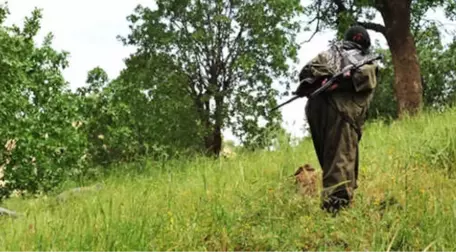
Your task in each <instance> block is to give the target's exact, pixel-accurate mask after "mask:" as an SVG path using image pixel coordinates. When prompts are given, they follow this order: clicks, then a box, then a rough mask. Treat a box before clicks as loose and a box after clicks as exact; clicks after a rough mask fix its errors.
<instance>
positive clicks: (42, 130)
mask: <svg viewBox="0 0 456 252" xmlns="http://www.w3.org/2000/svg"><path fill="white" fill-rule="evenodd" d="M7 14H8V10H7V8H0V21H3V20H4V18H5V17H6V15H7ZM40 18H41V11H40V10H38V9H35V10H34V11H33V12H32V15H31V17H27V18H26V19H25V22H24V28H23V29H20V28H18V27H17V26H15V25H13V26H12V27H6V26H4V25H3V24H2V25H1V26H0V71H1V73H2V78H1V79H0V108H1V119H2V124H0V144H1V145H2V146H3V145H4V144H7V146H5V149H3V150H2V151H1V152H0V165H1V166H2V167H1V170H3V171H2V173H3V174H2V176H1V177H0V181H1V182H2V185H0V200H1V199H3V198H5V197H8V196H9V195H10V194H11V192H13V191H14V190H17V191H19V192H28V193H31V194H33V193H37V192H46V191H49V190H52V189H53V188H54V187H55V186H56V185H58V184H59V183H60V182H62V181H63V180H64V179H66V178H68V176H73V175H79V174H81V172H83V171H84V169H85V168H86V166H85V159H84V154H85V150H86V149H85V147H86V142H85V139H84V137H83V136H84V135H83V132H81V131H80V128H79V127H78V126H77V125H76V123H75V122H77V121H78V120H80V116H79V113H78V110H77V106H74V104H77V103H78V99H77V97H76V96H75V95H74V94H72V93H71V92H70V90H69V89H68V86H67V82H66V81H65V80H64V78H63V76H62V73H61V71H62V69H64V68H65V67H66V66H67V65H68V62H67V59H66V57H67V53H66V52H58V51H56V50H54V49H53V48H52V43H51V42H52V34H48V36H46V37H45V39H44V41H43V43H42V45H41V46H39V47H38V46H35V41H34V38H35V36H36V34H37V33H38V31H39V28H40V22H39V21H40Z"/></svg>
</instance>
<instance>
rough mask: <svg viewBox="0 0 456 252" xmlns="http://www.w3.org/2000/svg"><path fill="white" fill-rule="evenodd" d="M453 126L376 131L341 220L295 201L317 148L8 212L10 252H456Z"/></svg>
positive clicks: (244, 157)
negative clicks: (298, 180)
mask: <svg viewBox="0 0 456 252" xmlns="http://www.w3.org/2000/svg"><path fill="white" fill-rule="evenodd" d="M454 121H456V111H455V110H451V111H448V112H446V113H444V114H439V115H437V114H427V113H426V114H423V115H422V116H420V117H419V118H415V119H413V120H408V119H405V120H403V121H401V122H395V123H393V124H391V125H384V124H382V123H380V122H378V123H370V124H368V125H366V128H365V130H364V136H363V139H362V142H361V152H360V154H361V170H360V178H359V179H360V181H359V186H360V187H359V189H358V190H357V191H356V196H355V204H354V206H353V207H352V208H351V209H348V210H346V211H343V212H341V214H340V215H338V216H337V217H332V216H331V215H328V214H326V213H324V212H322V211H321V210H320V208H319V203H320V202H319V199H318V198H303V197H300V196H298V195H297V194H296V193H295V187H294V180H293V178H292V177H290V176H291V175H292V174H293V172H294V171H295V170H296V169H297V167H298V166H299V165H301V164H303V163H311V164H313V165H314V166H316V167H319V166H318V163H317V161H316V157H315V153H314V150H313V147H312V142H310V141H309V140H306V141H304V142H303V143H302V144H300V145H299V146H298V147H293V148H292V147H290V146H286V145H284V146H279V149H278V150H277V151H274V152H269V151H259V152H255V153H250V154H240V155H238V156H237V157H235V158H233V159H229V160H224V159H222V160H216V161H215V160H209V159H205V158H198V159H195V160H187V161H185V160H180V161H179V160H175V161H172V162H168V163H166V164H159V163H153V162H149V163H143V164H131V165H129V166H125V167H121V169H119V171H118V172H116V173H114V174H113V175H110V176H109V177H107V178H104V179H102V180H101V181H100V182H101V183H103V185H104V187H103V189H102V190H101V191H94V192H85V193H80V194H75V195H73V196H71V195H70V196H69V197H68V198H67V199H66V200H65V201H58V200H57V199H56V198H55V197H51V196H47V197H46V196H43V197H41V198H38V199H29V200H21V199H11V200H8V201H6V202H5V204H4V207H6V208H9V209H13V210H16V211H19V212H22V213H25V216H24V217H19V218H17V219H10V218H5V217H1V219H0V226H1V229H0V250H66V251H68V250H103V251H106V250H186V251H188V250H243V251H247V250H332V251H334V250H382V251H383V250H408V251H410V250H456V239H455V234H456V201H455V199H456V182H455V180H454V178H453V173H454V172H455V161H456V152H455V151H456V134H455V132H456V124H455V123H454ZM133 171H136V172H133ZM138 171H141V172H138Z"/></svg>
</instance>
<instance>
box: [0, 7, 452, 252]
mask: <svg viewBox="0 0 456 252" xmlns="http://www.w3.org/2000/svg"><path fill="white" fill-rule="evenodd" d="M398 2H401V3H402V2H404V3H405V4H404V5H401V6H396V7H397V11H398V12H397V13H395V15H388V11H387V10H389V9H392V8H394V3H398ZM157 6H158V8H157V9H154V10H152V9H149V8H145V7H142V6H138V7H137V8H136V9H135V10H134V11H133V13H132V14H131V15H130V16H128V17H127V22H128V23H129V24H130V27H131V31H130V34H128V35H126V36H123V37H122V36H119V41H120V42H121V43H123V44H124V45H125V46H127V45H133V46H135V47H136V48H137V50H136V52H135V53H133V54H132V55H131V56H130V57H129V58H128V59H127V60H126V67H125V69H123V71H122V72H121V73H120V74H119V76H116V77H114V78H110V77H109V76H107V74H106V72H105V71H104V70H103V68H102V66H99V67H96V68H94V69H92V70H91V71H89V72H88V74H87V79H86V83H85V85H84V86H83V87H81V88H79V89H78V90H76V91H75V92H73V91H71V90H70V89H69V88H68V83H67V82H66V80H65V79H64V78H63V76H62V70H63V69H65V68H66V67H68V61H67V57H68V54H69V53H68V52H65V51H57V50H55V49H53V47H52V38H53V36H52V34H49V35H48V36H47V37H46V38H45V40H44V41H36V40H35V37H36V35H37V33H38V31H39V30H40V19H41V11H40V10H39V9H36V10H35V11H33V12H32V13H31V15H30V16H29V17H27V19H26V21H25V23H24V26H23V28H19V27H18V26H14V25H13V26H6V25H4V23H3V22H4V20H5V18H6V17H7V16H8V14H9V12H8V8H7V5H3V6H1V7H0V24H1V26H0V71H1V73H2V78H0V107H1V109H0V112H1V113H0V115H1V119H2V124H0V143H1V144H2V145H3V148H2V150H1V153H0V165H1V169H0V202H1V203H2V205H5V206H8V207H11V208H13V209H16V210H18V211H20V212H23V213H26V216H25V217H23V218H20V219H17V220H9V219H5V220H0V224H1V225H2V226H8V227H10V228H7V229H2V231H0V232H4V233H3V234H2V235H1V236H0V237H1V238H0V249H4V250H32V249H34V250H35V249H38V250H48V249H54V250H56V249H58V250H82V249H90V250H95V249H103V250H114V249H136V250H139V249H145V248H147V249H149V250H165V249H166V250H167V249H185V250H189V249H195V250H205V249H210V250H221V249H231V250H232V249H237V250H251V249H255V250H272V249H274V250H277V249H280V250H289V249H325V250H339V249H344V250H345V249H353V250H365V249H369V250H385V249H388V248H389V249H407V250H418V249H424V248H426V247H427V246H428V245H429V246H430V247H428V248H429V249H442V250H443V249H445V250H451V249H455V245H454V242H453V241H452V239H451V234H453V233H454V231H455V230H454V226H455V225H454V224H455V223H454V211H456V209H455V206H454V204H453V197H454V196H455V195H454V192H455V190H454V189H455V184H454V181H453V171H454V163H455V162H454V161H455V159H456V155H455V153H456V146H455V141H454V139H453V138H454V137H453V135H452V132H454V128H453V127H454V126H453V123H452V122H453V121H454V119H455V115H454V109H453V108H452V106H453V104H454V101H455V86H456V73H455V71H456V70H455V68H454V66H455V65H456V57H455V53H456V37H454V36H453V34H452V32H453V31H452V30H451V27H447V26H444V25H442V24H440V23H438V22H436V21H435V20H428V19H426V18H425V17H426V15H425V14H426V13H428V12H429V11H430V10H433V9H435V8H437V9H440V10H443V11H444V13H445V15H446V17H447V18H448V19H450V20H454V18H455V17H456V14H455V5H454V4H453V3H452V2H449V1H418V0H417V1H411V0H409V1H387V0H378V1H347V2H346V3H342V1H336V0H334V1H314V3H312V4H309V5H307V6H306V5H302V4H301V3H300V1H298V0H293V1H291V0H289V1H280V0H255V1H253V0H252V1H244V0H242V1H241V0H231V1H222V0H217V1H209V0H199V1H193V0H188V1H182V0H171V1H164V0H163V1H162V0H158V1H157ZM327 13H336V15H332V16H331V17H334V18H329V19H328V17H329V16H328V15H327ZM375 14H377V15H380V16H381V17H382V18H383V21H384V23H385V25H382V24H376V23H373V22H372V20H373V19H374V17H375ZM303 16H308V17H309V16H313V17H315V19H313V22H310V24H315V22H317V23H316V26H315V25H314V28H315V27H316V28H317V30H316V32H320V31H322V30H324V29H335V30H337V31H339V33H338V36H339V37H340V36H341V34H342V33H341V31H343V30H344V28H346V27H348V26H349V25H350V24H354V23H362V24H364V25H365V26H366V27H367V28H369V29H371V30H374V31H376V32H380V33H382V34H384V35H385V38H386V39H387V41H388V47H387V48H382V47H380V46H378V45H376V46H375V48H374V50H378V51H380V52H382V53H384V54H385V55H386V59H385V62H384V63H383V65H384V68H383V69H382V71H381V76H380V80H379V85H378V89H377V91H376V96H375V99H374V102H373V104H372V106H371V108H370V111H369V123H368V124H367V129H366V130H365V132H366V134H367V136H366V138H364V139H363V143H362V148H363V150H362V151H361V153H362V164H363V168H362V169H363V170H362V172H361V174H362V175H361V176H362V178H361V181H364V182H362V183H365V184H363V186H361V189H360V192H359V193H358V194H357V195H358V196H357V201H358V202H359V204H357V206H356V208H355V209H354V210H353V211H351V212H347V213H344V214H343V215H342V216H341V217H339V219H337V220H336V219H331V218H325V217H324V214H323V213H320V211H319V209H318V206H317V205H318V204H317V201H316V200H314V199H306V200H302V199H300V198H296V197H292V196H290V195H292V194H294V191H293V190H294V188H293V185H292V182H291V181H290V178H289V175H291V174H292V173H293V171H294V169H295V168H296V167H297V166H298V165H300V162H302V160H309V162H312V163H313V164H315V165H316V164H317V163H316V160H315V157H314V154H313V153H314V151H313V149H312V145H311V143H310V140H309V139H308V138H304V139H301V140H300V142H299V144H298V146H297V147H292V146H291V138H290V136H289V134H288V133H287V132H285V130H284V129H283V128H282V127H281V122H282V119H281V114H280V111H275V112H273V113H270V112H269V109H270V108H272V107H274V106H276V105H277V99H279V98H280V97H282V96H284V95H287V94H288V93H289V91H290V89H294V88H296V85H295V84H294V83H295V81H296V70H299V69H295V68H294V65H293V64H294V63H296V60H297V51H298V49H299V45H298V43H297V41H296V35H297V34H298V33H300V32H302V31H303V30H305V29H309V26H308V25H309V24H308V23H307V22H306V21H303V20H302V19H301V17H303ZM404 17H405V19H404V20H405V21H406V22H405V24H406V26H405V27H404V26H403V25H401V27H395V24H397V23H398V22H396V21H398V20H402V21H404V20H403V18H404ZM402 33H403V34H402ZM394 34H402V35H404V37H403V38H402V39H403V40H404V41H405V40H406V41H408V42H407V43H404V46H403V48H404V51H400V50H398V49H397V39H399V40H400V39H401V37H400V36H399V37H395V36H393V35H394ZM442 36H445V37H448V36H449V37H450V38H451V39H450V40H449V42H448V43H443V42H442V41H443V39H442ZM410 41H412V42H410ZM404 53H407V54H408V55H411V56H410V57H412V58H413V59H412V60H411V58H410V57H409V59H408V60H409V61H407V60H406V61H403V60H404V59H402V56H403V54H404ZM401 55H402V56H401ZM413 55H416V56H417V57H415V58H414V57H413ZM404 64H405V65H407V64H413V66H414V67H413V69H412V68H409V69H408V71H409V70H410V69H412V70H413V71H412V70H410V71H411V73H410V74H406V73H405V72H404V68H403V67H402V68H401V67H400V66H404ZM417 76H418V77H417ZM418 79H419V80H418ZM276 83H277V84H279V86H281V89H280V90H279V89H276V88H273V86H274V85H273V84H276ZM417 92H418V93H417ZM422 108H424V112H422V111H423V110H422ZM407 112H413V113H410V114H408V113H407ZM409 115H410V116H412V118H409V117H408V116H409ZM398 119H402V120H398ZM224 129H230V130H231V131H232V132H233V133H234V135H235V136H237V137H238V139H239V140H240V142H241V145H238V146H234V145H233V144H232V143H230V142H228V141H225V140H224V139H223V136H222V131H223V130H224ZM224 147H229V148H230V149H231V150H232V151H233V152H234V153H235V154H236V158H234V159H229V160H227V159H224V158H219V157H220V156H221V155H228V154H226V153H225V151H224ZM424 177H425V178H426V179H425V180H423V178H424ZM92 182H101V183H102V184H103V187H102V188H103V189H102V191H99V192H97V193H92V194H90V195H88V196H85V197H82V198H73V197H70V198H69V199H66V197H65V200H64V203H62V201H61V200H62V199H61V198H59V199H60V200H57V199H55V198H54V197H53V196H55V194H56V193H58V192H60V191H62V190H63V189H65V188H69V187H71V186H76V185H85V184H90V183H92ZM15 195H20V196H23V197H25V198H28V200H25V199H23V198H14V199H10V200H7V201H5V199H7V198H10V197H12V196H15ZM40 195H41V196H40ZM389 203H390V204H389ZM163 209H166V211H165V210H163ZM69 216H72V217H71V218H68V217H69ZM341 223H342V226H341ZM354 232H355V233H356V232H359V234H360V235H357V236H353V235H352V234H353V233H354Z"/></svg>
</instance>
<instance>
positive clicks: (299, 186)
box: [294, 164, 317, 196]
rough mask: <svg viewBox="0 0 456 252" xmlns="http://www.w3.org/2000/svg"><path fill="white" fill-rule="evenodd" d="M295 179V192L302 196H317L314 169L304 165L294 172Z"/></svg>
mask: <svg viewBox="0 0 456 252" xmlns="http://www.w3.org/2000/svg"><path fill="white" fill-rule="evenodd" d="M294 176H295V178H296V191H297V192H298V193H299V194H301V195H302V196H316V195H317V173H316V172H315V168H313V167H312V166H311V165H309V164H305V165H304V166H301V167H299V168H298V170H296V172H295V174H294Z"/></svg>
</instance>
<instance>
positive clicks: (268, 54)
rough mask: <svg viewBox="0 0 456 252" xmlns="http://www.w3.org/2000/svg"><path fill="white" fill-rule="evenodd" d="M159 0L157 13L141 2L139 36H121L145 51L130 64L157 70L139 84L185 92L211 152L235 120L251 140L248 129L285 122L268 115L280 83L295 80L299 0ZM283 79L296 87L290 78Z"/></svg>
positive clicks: (134, 30) (134, 19) (135, 29)
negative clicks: (137, 62)
mask: <svg viewBox="0 0 456 252" xmlns="http://www.w3.org/2000/svg"><path fill="white" fill-rule="evenodd" d="M156 3H157V6H158V8H157V9H156V10H151V9H149V8H144V7H142V6H138V7H137V8H136V9H135V13H134V14H132V15H130V16H129V17H128V20H129V21H130V22H131V26H130V27H131V34H129V35H128V36H127V38H121V40H122V41H123V43H124V44H125V45H133V46H136V47H137V48H138V49H137V51H136V53H135V54H134V55H133V56H132V57H131V58H130V59H129V60H127V62H129V61H134V60H138V59H141V62H142V69H143V72H144V71H148V72H149V74H145V75H144V76H148V77H150V78H148V79H146V78H143V79H141V80H136V81H138V82H137V84H138V85H143V86H147V89H148V90H150V91H151V93H152V94H153V95H154V94H155V95H158V91H157V89H160V90H162V92H165V93H166V90H169V89H171V88H176V87H177V88H178V89H179V90H183V91H185V94H184V96H185V97H188V98H190V99H191V101H192V104H191V106H192V107H193V108H194V110H195V111H196V112H197V116H196V118H194V120H196V121H198V123H199V124H200V125H201V127H202V128H203V129H204V145H205V149H206V152H207V153H209V154H215V155H218V153H219V152H220V149H221V145H222V134H221V132H222V130H223V129H224V128H225V127H226V126H227V125H232V126H231V129H232V130H233V132H234V134H235V135H236V136H238V137H240V138H241V141H244V142H245V141H249V139H253V137H251V136H248V135H245V134H244V133H246V132H247V133H248V134H250V135H252V134H260V135H262V133H264V132H265V128H268V129H271V128H278V127H280V114H279V113H278V112H273V113H271V114H269V112H268V110H269V108H272V107H273V106H275V105H276V100H275V97H276V95H277V93H278V92H277V91H276V90H274V89H273V88H272V83H273V78H276V79H278V78H281V77H286V78H288V76H290V72H289V71H290V69H289V64H288V62H287V60H296V56H297V47H298V45H297V44H296V43H295V36H296V32H298V31H299V25H298V22H297V20H293V19H294V17H295V16H297V14H298V13H300V12H301V11H302V8H301V6H300V4H299V0H289V1H281V0H257V1H248V0H247V1H244V0H230V1H227V0H225V1H222V0H215V1H209V0H184V1H183V0H168V1H165V0H158V1H157V2H156ZM136 66H138V65H136ZM126 71H130V72H132V73H133V74H134V73H135V71H139V69H138V68H136V69H135V70H133V69H127V70H126ZM151 75H152V76H151ZM139 83H141V84H139ZM280 83H281V84H283V85H285V86H286V87H287V88H288V87H289V83H288V81H287V80H286V81H281V82H280ZM168 93H169V92H168ZM170 102H177V101H175V100H171V101H170ZM261 119H263V120H265V121H266V123H265V125H264V126H262V127H260V126H259V125H258V122H259V120H261ZM263 135H264V134H263Z"/></svg>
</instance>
